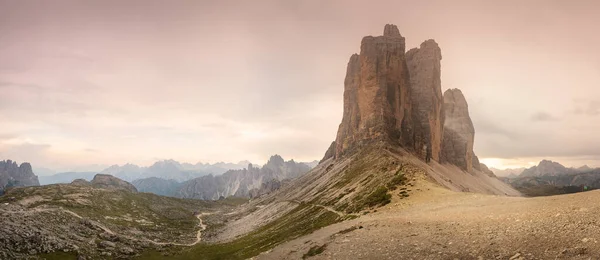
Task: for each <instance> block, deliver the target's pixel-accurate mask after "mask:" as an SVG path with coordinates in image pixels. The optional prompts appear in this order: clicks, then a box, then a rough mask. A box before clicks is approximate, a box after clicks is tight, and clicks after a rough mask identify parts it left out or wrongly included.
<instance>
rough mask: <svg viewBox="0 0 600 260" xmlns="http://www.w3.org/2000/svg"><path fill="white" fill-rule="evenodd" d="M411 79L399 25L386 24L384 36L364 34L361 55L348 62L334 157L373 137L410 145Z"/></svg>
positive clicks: (371, 139)
mask: <svg viewBox="0 0 600 260" xmlns="http://www.w3.org/2000/svg"><path fill="white" fill-rule="evenodd" d="M409 84H410V79H409V72H408V68H407V65H406V58H405V40H404V37H402V35H400V32H399V31H398V28H397V27H396V26H395V25H386V26H385V28H384V34H383V36H377V37H373V36H367V37H364V38H363V39H362V43H361V47H360V54H354V55H352V56H351V57H350V61H349V62H348V68H347V72H346V79H345V80H344V115H343V118H342V123H341V124H340V127H339V129H338V134H337V138H336V151H335V156H336V157H339V156H341V155H342V154H344V153H345V152H346V151H347V150H349V149H351V148H354V147H358V146H362V145H364V144H366V143H370V142H373V141H395V142H399V143H400V144H402V145H405V146H410V147H412V146H413V145H414V143H413V139H412V132H411V131H412V118H411V99H410V86H409Z"/></svg>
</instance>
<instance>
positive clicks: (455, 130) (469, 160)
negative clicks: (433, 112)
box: [441, 89, 479, 172]
mask: <svg viewBox="0 0 600 260" xmlns="http://www.w3.org/2000/svg"><path fill="white" fill-rule="evenodd" d="M444 112H445V119H444V138H443V144H442V158H441V159H442V160H441V161H442V162H447V163H451V164H454V165H456V166H458V167H460V168H461V169H463V170H465V171H467V172H470V171H472V170H473V161H474V153H473V142H474V141H475V128H474V127H473V122H471V118H470V117H469V106H468V105H467V100H466V99H465V96H464V95H463V94H462V92H461V91H460V90H459V89H448V90H446V92H444ZM477 162H479V160H477ZM477 167H479V164H478V163H477Z"/></svg>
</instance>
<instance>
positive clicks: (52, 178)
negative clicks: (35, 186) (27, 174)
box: [38, 172, 96, 185]
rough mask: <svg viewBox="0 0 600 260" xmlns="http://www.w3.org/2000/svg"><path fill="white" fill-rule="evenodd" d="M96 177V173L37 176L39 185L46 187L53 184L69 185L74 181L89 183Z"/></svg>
mask: <svg viewBox="0 0 600 260" xmlns="http://www.w3.org/2000/svg"><path fill="white" fill-rule="evenodd" d="M94 175H96V172H61V173H57V174H54V175H49V176H43V175H40V176H38V178H39V180H40V185H48V184H55V183H71V182H72V181H73V180H76V179H84V180H86V181H91V180H92V179H93V178H94Z"/></svg>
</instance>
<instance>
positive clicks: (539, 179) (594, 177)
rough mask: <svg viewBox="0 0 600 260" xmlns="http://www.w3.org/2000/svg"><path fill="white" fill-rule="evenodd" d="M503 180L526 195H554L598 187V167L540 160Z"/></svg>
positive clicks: (599, 184) (599, 176)
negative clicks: (571, 165) (570, 166)
mask: <svg viewBox="0 0 600 260" xmlns="http://www.w3.org/2000/svg"><path fill="white" fill-rule="evenodd" d="M503 180H504V181H505V182H507V183H509V184H510V185H512V186H513V187H514V188H516V189H518V190H519V191H521V192H522V193H523V194H525V195H528V196H544V195H556V194H564V193H572V192H580V191H586V190H591V189H600V168H596V169H593V168H590V167H589V166H587V165H584V166H582V167H579V168H567V167H565V166H563V165H562V164H560V163H558V162H553V161H550V160H542V161H541V162H540V163H539V164H538V165H536V166H533V167H531V168H527V169H524V170H523V171H522V172H521V174H519V175H518V176H510V177H504V178H503Z"/></svg>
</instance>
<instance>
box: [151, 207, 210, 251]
mask: <svg viewBox="0 0 600 260" xmlns="http://www.w3.org/2000/svg"><path fill="white" fill-rule="evenodd" d="M210 214H212V213H200V214H198V215H196V218H198V221H199V223H198V226H199V227H200V228H199V229H198V232H196V241H194V242H192V243H187V244H184V243H173V242H156V241H153V240H150V239H146V240H145V241H148V242H150V243H153V244H155V245H173V246H194V245H196V244H198V243H200V242H201V241H202V231H204V230H206V224H204V222H203V221H202V218H201V217H202V216H205V215H210Z"/></svg>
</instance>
